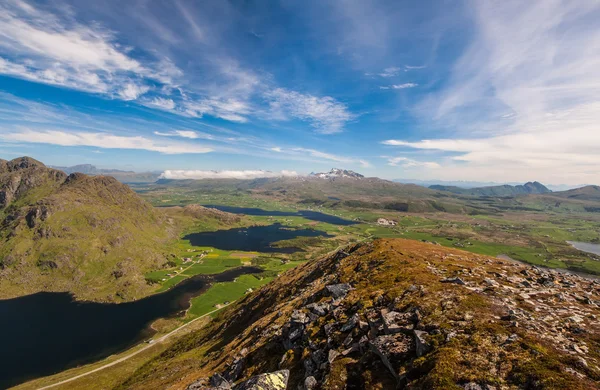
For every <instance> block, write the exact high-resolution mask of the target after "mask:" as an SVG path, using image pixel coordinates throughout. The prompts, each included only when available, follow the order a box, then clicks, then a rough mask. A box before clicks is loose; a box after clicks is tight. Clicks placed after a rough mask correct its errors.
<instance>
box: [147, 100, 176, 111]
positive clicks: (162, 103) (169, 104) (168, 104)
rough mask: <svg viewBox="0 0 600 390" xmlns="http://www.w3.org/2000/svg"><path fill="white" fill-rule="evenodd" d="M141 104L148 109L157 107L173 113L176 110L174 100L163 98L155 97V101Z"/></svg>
mask: <svg viewBox="0 0 600 390" xmlns="http://www.w3.org/2000/svg"><path fill="white" fill-rule="evenodd" d="M140 103H141V104H143V105H145V106H148V107H156V108H160V109H161V110H166V111H171V110H173V109H174V108H175V101H173V99H168V98H162V97H155V98H154V99H151V100H147V101H142V102H140Z"/></svg>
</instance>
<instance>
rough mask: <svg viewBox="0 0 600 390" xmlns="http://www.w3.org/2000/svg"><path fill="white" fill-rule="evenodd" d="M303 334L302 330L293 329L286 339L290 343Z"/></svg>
mask: <svg viewBox="0 0 600 390" xmlns="http://www.w3.org/2000/svg"><path fill="white" fill-rule="evenodd" d="M303 333H304V330H303V329H302V328H294V329H292V330H291V331H290V334H289V335H288V339H289V340H290V341H294V340H297V339H299V338H300V337H302V334H303Z"/></svg>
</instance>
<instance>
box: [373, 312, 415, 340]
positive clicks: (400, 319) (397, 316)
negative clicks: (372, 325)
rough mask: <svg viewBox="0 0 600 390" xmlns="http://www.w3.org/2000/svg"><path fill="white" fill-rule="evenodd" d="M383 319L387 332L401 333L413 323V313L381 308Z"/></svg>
mask: <svg viewBox="0 0 600 390" xmlns="http://www.w3.org/2000/svg"><path fill="white" fill-rule="evenodd" d="M380 313H381V319H382V320H383V327H384V330H385V333H386V334H395V333H400V332H402V331H404V330H406V329H408V328H410V327H411V326H409V325H412V324H410V322H411V318H412V314H409V313H398V312H397V311H387V310H381V312H380Z"/></svg>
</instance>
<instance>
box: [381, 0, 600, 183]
mask: <svg viewBox="0 0 600 390" xmlns="http://www.w3.org/2000/svg"><path fill="white" fill-rule="evenodd" d="M472 5H473V16H474V18H475V20H474V26H475V31H474V33H473V40H472V42H471V44H470V46H468V48H467V50H466V51H465V52H464V54H463V55H462V57H461V58H460V59H459V60H458V61H457V62H456V63H455V65H454V67H453V69H452V73H451V77H450V79H449V81H448V83H447V87H445V88H443V89H442V90H441V91H440V92H436V93H434V94H432V95H430V96H429V97H428V98H427V99H425V100H424V101H423V102H422V103H421V104H420V105H419V106H418V107H417V111H416V112H417V114H418V115H419V116H420V117H421V119H422V121H423V124H424V125H426V126H427V127H428V128H436V129H440V130H442V131H448V134H447V136H446V137H443V139H429V140H422V141H411V142H406V141H404V140H395V141H394V140H389V141H387V142H386V144H388V145H397V146H404V147H409V148H417V149H421V150H432V151H433V150H437V151H440V152H442V153H449V154H450V155H451V156H452V158H451V162H453V163H454V164H458V163H459V162H460V164H459V165H455V166H449V167H446V166H445V168H447V170H446V172H447V173H448V174H454V175H456V174H459V175H462V176H467V175H469V174H471V175H476V176H477V177H478V178H483V177H487V178H488V179H489V178H493V179H494V180H507V179H509V180H510V179H511V178H512V179H514V178H516V177H524V176H528V177H529V178H532V176H533V177H534V178H537V179H538V180H548V181H552V182H556V181H557V180H560V181H565V182H569V183H576V182H593V181H600V175H598V173H596V172H595V171H594V168H593V166H596V167H597V166H599V165H600V154H599V153H600V146H599V145H600V139H599V138H598V123H600V97H599V96H598V93H597V91H598V88H599V87H600V51H599V50H595V49H590V48H598V47H600V31H599V30H598V29H597V28H596V23H595V20H597V19H598V18H599V17H600V3H598V2H596V1H582V2H577V3H573V2H570V1H567V0H555V1H543V0H542V1H527V2H519V1H503V2H485V1H483V2H481V1H473V2H472ZM450 134H451V136H450Z"/></svg>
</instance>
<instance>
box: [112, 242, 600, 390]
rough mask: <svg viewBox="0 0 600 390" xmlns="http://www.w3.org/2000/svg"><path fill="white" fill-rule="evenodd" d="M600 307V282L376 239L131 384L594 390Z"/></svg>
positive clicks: (244, 311)
mask: <svg viewBox="0 0 600 390" xmlns="http://www.w3.org/2000/svg"><path fill="white" fill-rule="evenodd" d="M599 305H600V283H599V282H598V281H597V280H595V279H588V278H585V277H582V276H578V275H572V274H566V273H559V272H555V271H550V270H546V269H541V268H536V267H531V266H527V265H522V264H518V263H512V262H509V261H505V260H499V259H491V258H487V257H485V256H478V255H474V254H471V253H467V252H462V251H459V250H453V249H448V248H443V247H440V246H436V245H432V244H425V243H420V242H416V241H409V240H401V239H396V240H378V241H376V242H374V243H371V244H365V245H362V246H355V247H352V248H347V249H346V250H345V251H339V252H337V253H335V254H334V255H331V256H329V257H326V258H323V259H320V260H317V261H312V262H309V263H307V264H304V265H302V266H300V267H298V268H296V269H294V270H290V271H288V272H286V273H285V274H283V275H282V276H281V277H280V278H278V279H277V280H275V281H274V282H273V283H271V284H269V285H267V286H265V287H263V288H262V289H261V290H259V291H257V292H255V293H253V294H251V295H249V296H247V297H246V298H245V299H244V300H243V301H241V302H240V303H238V304H237V305H234V306H233V307H230V308H228V309H227V310H225V312H223V313H222V314H221V315H220V316H219V317H218V318H217V319H216V320H215V321H213V323H212V324H211V325H209V327H208V328H206V329H204V330H201V331H199V332H196V333H194V334H191V335H189V336H187V337H185V338H184V339H182V340H181V341H179V342H178V343H177V344H176V345H175V346H173V347H172V348H170V349H169V350H167V351H166V352H165V353H164V354H163V355H161V356H160V357H159V358H158V359H156V360H154V361H152V362H150V363H149V364H147V365H146V366H144V367H142V369H140V370H139V371H138V372H137V373H136V374H135V375H134V376H133V377H131V378H130V379H129V380H128V381H127V382H125V383H124V384H123V386H122V388H128V389H129V388H132V389H136V388H139V389H142V388H149V387H152V388H165V387H169V388H174V389H208V388H234V389H238V388H243V387H240V386H242V384H243V383H246V381H248V380H251V379H252V378H253V377H256V376H257V375H265V374H269V373H273V372H277V371H279V372H282V370H283V371H284V372H286V374H285V375H286V376H287V383H286V384H281V383H280V385H279V386H278V387H269V388H273V389H275V388H276V389H284V388H288V389H296V388H298V389H342V388H347V389H359V388H413V389H465V390H467V389H468V390H480V389H487V390H493V389H503V390H505V389H567V388H568V389H596V388H599V387H598V384H599V380H600V370H599V368H598V364H599V363H600V360H599V359H600V355H599V349H598V347H599V346H600V338H599V336H600V329H599V324H598V321H597V316H598V315H600V307H599ZM219 386H221V387H219ZM254 388H258V387H254Z"/></svg>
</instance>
